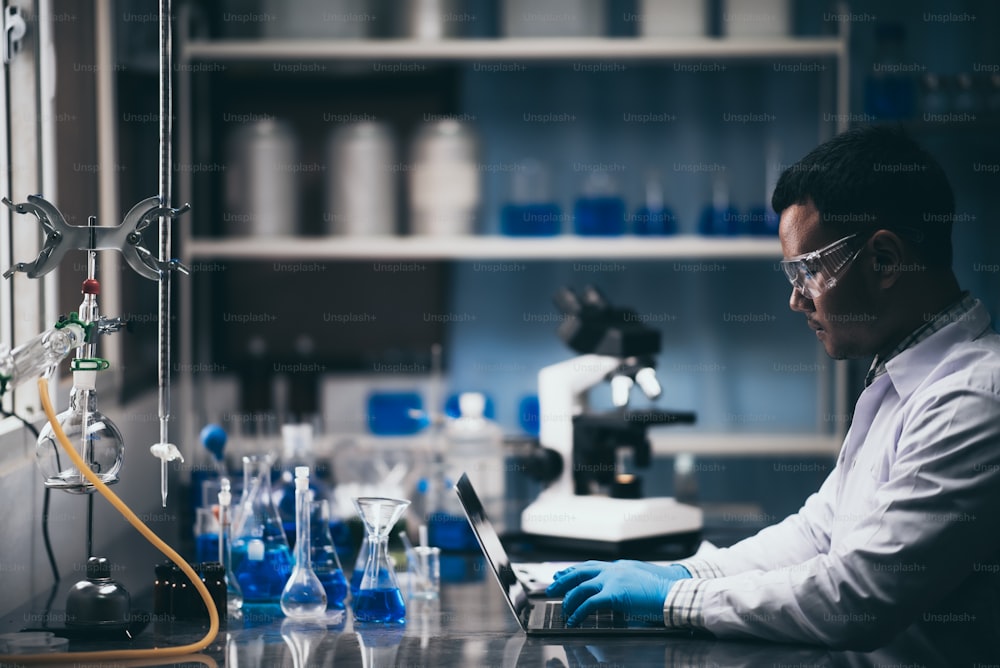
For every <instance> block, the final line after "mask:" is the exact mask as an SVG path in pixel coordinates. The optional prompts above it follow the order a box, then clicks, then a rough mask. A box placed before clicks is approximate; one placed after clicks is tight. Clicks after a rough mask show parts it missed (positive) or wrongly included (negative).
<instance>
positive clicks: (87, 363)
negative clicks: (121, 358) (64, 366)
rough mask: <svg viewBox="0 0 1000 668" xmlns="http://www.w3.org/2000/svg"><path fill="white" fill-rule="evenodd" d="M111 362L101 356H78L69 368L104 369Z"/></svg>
mask: <svg viewBox="0 0 1000 668" xmlns="http://www.w3.org/2000/svg"><path fill="white" fill-rule="evenodd" d="M110 366H111V363H110V362H108V361H107V360H106V359H102V358H100V357H77V358H75V359H74V360H73V361H72V363H70V366H69V368H70V369H71V370H73V371H104V370H105V369H107V368H108V367H110Z"/></svg>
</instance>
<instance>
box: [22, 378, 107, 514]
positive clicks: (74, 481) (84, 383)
mask: <svg viewBox="0 0 1000 668" xmlns="http://www.w3.org/2000/svg"><path fill="white" fill-rule="evenodd" d="M94 376H95V372H92V371H76V372H74V373H73V389H72V390H70V394H69V408H68V409H66V410H65V411H63V412H62V413H60V414H59V415H58V416H57V418H56V419H57V421H58V422H59V426H60V427H62V429H63V431H64V432H66V437H67V438H68V439H69V441H70V443H73V445H74V446H75V447H76V449H77V452H79V453H80V456H81V457H83V460H84V461H85V462H86V463H87V465H88V466H89V467H90V469H91V470H92V471H93V472H94V473H95V474H97V477H98V478H100V479H101V482H103V483H104V484H106V485H110V484H112V483H115V482H118V472H119V470H121V467H122V461H123V460H124V456H125V441H124V439H123V438H122V434H121V431H119V430H118V427H117V426H116V425H115V423H114V422H112V421H111V420H110V419H108V418H107V417H106V416H105V415H104V414H103V413H101V412H100V411H99V410H97V390H96V389H95V388H94V380H95V379H94ZM35 458H36V460H37V462H38V468H39V469H40V470H41V472H42V477H43V478H44V481H45V486H46V487H49V488H52V489H61V490H63V491H66V492H71V493H73V494H85V493H88V492H93V491H94V486H93V485H92V484H90V482H88V481H87V479H86V478H84V477H83V474H82V473H81V472H80V471H79V470H78V469H77V468H76V467H75V466H74V465H73V463H72V462H71V461H69V458H67V457H66V456H65V455H64V454H62V451H61V448H60V445H59V443H58V441H57V440H56V434H55V431H54V430H53V429H52V425H51V424H49V423H48V422H46V423H45V427H43V428H42V431H41V433H40V434H39V436H38V441H37V443H36V446H35Z"/></svg>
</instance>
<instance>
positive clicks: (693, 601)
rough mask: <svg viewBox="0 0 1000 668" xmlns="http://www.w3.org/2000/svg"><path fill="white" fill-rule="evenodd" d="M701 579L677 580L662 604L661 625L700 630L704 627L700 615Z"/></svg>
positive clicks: (702, 595)
mask: <svg viewBox="0 0 1000 668" xmlns="http://www.w3.org/2000/svg"><path fill="white" fill-rule="evenodd" d="M704 584H705V581H704V580H702V579H690V580H677V581H676V582H674V584H673V585H672V586H671V587H670V591H669V592H668V593H667V600H666V601H664V602H663V623H664V624H665V625H666V626H667V628H681V629H700V628H704V626H705V618H704V615H703V614H702V604H703V599H704V593H703V589H704V587H703V585H704Z"/></svg>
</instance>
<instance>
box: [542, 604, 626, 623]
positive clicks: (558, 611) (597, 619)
mask: <svg viewBox="0 0 1000 668" xmlns="http://www.w3.org/2000/svg"><path fill="white" fill-rule="evenodd" d="M544 625H545V626H544V627H545V628H547V629H564V628H566V618H565V617H564V616H563V610H562V601H548V602H547V603H546V604H545V621H544ZM622 626H625V624H624V622H623V620H622V616H621V615H617V614H615V613H614V612H612V611H611V610H598V611H597V612H595V613H591V614H589V615H587V616H586V617H584V619H583V621H582V622H580V624H578V625H577V626H573V627H570V628H574V629H613V628H619V627H622Z"/></svg>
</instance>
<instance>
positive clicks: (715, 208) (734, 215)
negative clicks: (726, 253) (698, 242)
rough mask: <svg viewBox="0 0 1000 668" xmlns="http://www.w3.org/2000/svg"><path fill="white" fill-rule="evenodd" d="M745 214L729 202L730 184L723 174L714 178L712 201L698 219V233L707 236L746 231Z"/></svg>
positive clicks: (735, 233) (729, 234) (728, 234)
mask: <svg viewBox="0 0 1000 668" xmlns="http://www.w3.org/2000/svg"><path fill="white" fill-rule="evenodd" d="M743 218H744V216H741V215H740V212H739V211H737V210H736V207H734V206H732V204H730V202H729V184H728V182H727V181H726V178H725V177H724V176H722V175H721V174H716V175H715V177H714V178H713V179H712V202H711V203H710V204H709V205H708V206H706V207H705V208H704V209H703V210H702V212H701V217H700V218H699V219H698V233H699V234H703V235H705V236H735V235H737V234H743V233H745V231H746V230H745V225H744V222H745V221H744V220H743Z"/></svg>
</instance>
